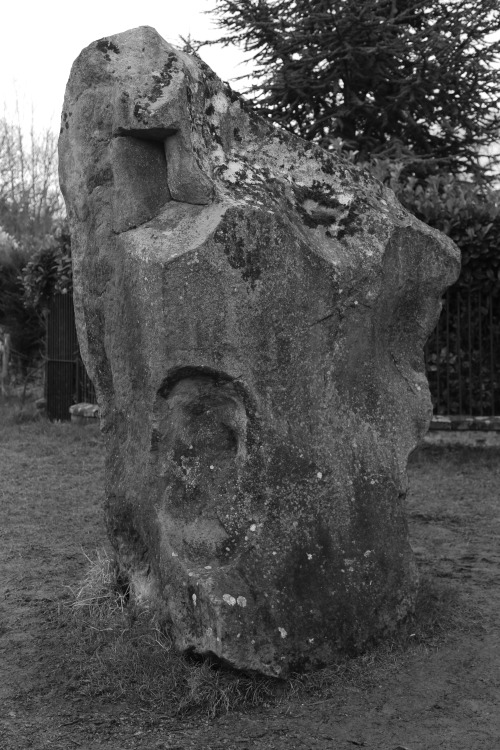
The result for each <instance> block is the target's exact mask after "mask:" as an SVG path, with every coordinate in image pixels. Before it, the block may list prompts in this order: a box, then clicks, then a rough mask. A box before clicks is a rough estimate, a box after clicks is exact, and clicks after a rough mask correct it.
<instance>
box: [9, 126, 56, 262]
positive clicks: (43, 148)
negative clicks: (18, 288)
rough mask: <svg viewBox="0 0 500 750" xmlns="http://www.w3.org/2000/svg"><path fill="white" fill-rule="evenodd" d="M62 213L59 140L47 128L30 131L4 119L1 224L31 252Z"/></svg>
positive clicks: (41, 241) (32, 127)
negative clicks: (58, 155)
mask: <svg viewBox="0 0 500 750" xmlns="http://www.w3.org/2000/svg"><path fill="white" fill-rule="evenodd" d="M61 214H62V198H61V194H60V191H59V183H58V177H57V139H56V137H55V135H54V134H53V133H52V132H51V131H50V130H46V131H44V132H41V133H36V132H35V129H34V125H33V123H32V124H31V129H30V132H29V134H26V133H25V132H24V131H23V128H22V126H21V123H20V122H19V121H18V122H17V123H12V122H9V121H8V120H7V119H6V118H5V117H4V118H1V119H0V225H1V226H2V227H3V229H4V230H5V231H6V232H8V233H9V234H10V235H11V236H12V237H14V239H15V240H16V241H17V242H18V243H20V244H21V245H22V247H23V249H24V250H25V251H26V252H28V253H30V252H33V251H34V250H35V249H37V248H38V247H40V246H41V244H43V241H44V238H45V236H46V235H48V234H50V233H51V232H52V228H53V222H54V220H55V219H56V218H58V217H60V216H61Z"/></svg>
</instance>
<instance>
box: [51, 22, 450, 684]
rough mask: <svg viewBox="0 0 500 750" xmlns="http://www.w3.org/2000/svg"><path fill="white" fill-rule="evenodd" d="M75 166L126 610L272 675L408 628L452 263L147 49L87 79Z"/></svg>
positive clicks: (159, 48) (112, 59)
mask: <svg viewBox="0 0 500 750" xmlns="http://www.w3.org/2000/svg"><path fill="white" fill-rule="evenodd" d="M60 163H61V184H62V188H63V192H64V195H65V198H66V203H67V208H68V212H69V216H70V221H71V230H72V238H73V257H74V275H75V298H76V311H77V323H78V329H79V337H80V342H81V347H82V352H83V356H84V360H85V363H86V365H87V367H88V369H89V372H90V374H91V377H92V379H93V381H94V384H95V386H96V390H97V393H98V399H99V406H100V411H101V416H102V424H103V429H104V431H105V433H106V436H107V487H106V493H107V503H106V514H107V524H108V530H109V535H110V538H111V540H112V542H113V545H114V547H115V549H116V553H117V556H118V560H119V562H120V565H121V567H122V569H123V570H124V571H125V572H127V573H128V575H129V576H130V579H131V581H132V588H133V591H134V594H135V596H136V597H138V598H141V597H142V598H145V599H147V600H149V602H150V603H151V604H152V606H155V607H156V608H157V609H158V612H159V613H160V615H161V617H162V618H163V619H164V621H165V622H168V623H169V626H170V627H171V630H172V633H173V635H174V637H175V641H176V643H177V645H178V646H179V648H181V649H187V650H194V651H196V652H198V653H201V654H203V653H213V654H216V655H218V656H219V657H221V658H222V659H224V660H225V661H227V662H229V663H230V664H232V665H235V666H236V667H239V668H243V669H251V670H258V671H260V672H263V673H266V674H271V675H285V674H286V673H287V672H288V671H289V670H290V669H291V668H301V667H303V668H311V667H314V666H317V665H320V664H324V663H327V662H329V661H331V660H332V659H333V658H334V657H335V654H336V653H337V652H338V651H339V650H346V649H347V650H350V651H355V650H357V649H359V648H361V647H362V646H363V644H365V643H366V642H367V641H368V640H370V639H371V638H373V637H375V636H378V635H380V634H383V633H384V632H385V631H386V630H388V629H391V628H393V627H394V626H395V624H396V622H397V621H398V620H399V619H400V618H402V617H404V615H405V614H406V613H407V611H408V610H409V609H410V608H411V607H412V603H413V600H414V594H415V587H416V572H415V565H414V561H413V557H412V552H411V548H410V546H409V542H408V536H407V528H406V523H405V519H404V515H403V508H402V503H403V500H404V496H405V491H406V462H407V457H408V454H409V452H410V451H411V450H412V449H413V448H414V446H415V445H416V443H417V441H418V440H419V438H420V437H421V436H422V434H423V433H424V432H425V431H426V429H427V427H428V424H429V419H430V412H431V410H430V398H429V393H428V388H427V382H426V378H425V375H424V369H423V355H422V347H423V344H424V342H425V339H426V336H427V335H428V333H429V332H430V331H431V330H432V328H433V326H434V324H435V321H436V319H437V316H438V312H439V309H440V302H439V300H440V296H441V293H442V292H443V290H444V289H445V287H446V286H447V285H448V284H449V283H451V282H452V281H453V280H454V278H455V277H456V275H457V272H458V252H457V250H456V248H455V247H454V245H453V244H452V243H451V242H450V241H449V240H448V239H447V238H445V237H444V236H442V235H440V234H438V233H436V232H434V231H433V230H431V229H429V228H428V227H426V226H424V225H423V224H421V223H419V222H418V221H416V220H415V219H414V218H413V217H412V216H410V215H409V214H408V213H407V212H406V211H405V210H403V208H402V207H401V206H400V205H399V204H398V202H397V201H396V200H395V198H394V196H393V194H392V193H391V192H390V191H388V190H386V189H385V188H383V187H382V186H381V185H380V184H378V183H377V182H376V181H374V180H373V179H371V178H370V176H369V175H367V174H366V173H365V172H362V171H358V170H356V169H355V168H354V167H352V166H351V165H349V164H347V163H344V162H343V161H341V160H340V159H338V158H337V157H336V156H334V155H332V154H328V153H326V152H325V151H322V150H321V149H319V148H316V147H314V146H312V145H310V144H307V143H304V142H302V141H300V140H299V139H297V138H294V137H293V136H291V135H288V134H286V133H284V132H282V131H280V130H277V129H274V128H273V127H271V126H270V125H269V124H267V123H265V122H263V121H262V120H260V119H258V118H256V117H255V116H253V115H252V114H249V113H248V112H247V109H246V107H245V105H244V103H243V102H242V101H241V100H240V99H239V98H238V97H237V96H236V95H235V94H234V93H233V92H231V90H230V89H229V88H228V87H225V86H224V85H223V84H222V83H221V82H220V81H219V80H218V79H217V78H216V77H215V75H214V74H213V73H212V72H211V71H210V70H209V69H208V68H207V66H206V65H204V63H202V62H201V61H200V60H198V59H196V58H194V57H190V56H187V55H186V54H183V53H182V52H180V51H178V50H177V49H175V48H173V47H172V46H170V45H168V44H167V43H166V42H165V41H164V40H163V39H161V37H160V36H159V35H158V34H157V33H156V32H155V31H154V30H153V29H151V28H148V27H144V28H139V29H134V30H132V31H128V32H126V33H124V34H119V35H117V36H113V37H110V38H109V39H105V40H100V41H99V42H96V43H94V44H92V45H90V46H89V47H88V48H87V49H85V50H84V51H83V52H82V53H81V55H80V57H79V58H78V59H77V61H76V62H75V64H74V66H73V69H72V72H71V77H70V80H69V83H68V88H67V94H66V100H65V104H64V112H63V115H62V128H61V138H60Z"/></svg>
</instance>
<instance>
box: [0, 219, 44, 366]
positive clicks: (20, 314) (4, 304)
mask: <svg viewBox="0 0 500 750" xmlns="http://www.w3.org/2000/svg"><path fill="white" fill-rule="evenodd" d="M28 258H29V253H28V252H27V251H26V250H25V249H23V248H22V247H21V246H20V245H19V244H18V243H17V242H16V240H15V239H14V238H13V237H11V236H10V235H9V234H7V232H5V231H3V230H2V228H1V227H0V327H1V328H2V331H3V332H4V334H8V336H9V339H10V345H11V360H12V363H13V365H14V370H15V371H16V372H18V373H20V374H21V376H22V377H23V378H26V377H27V375H28V373H29V370H30V369H31V368H32V367H33V366H34V364H35V363H36V362H37V360H38V359H39V358H40V356H41V354H42V351H43V342H44V335H45V327H44V320H43V316H42V315H41V313H40V311H39V310H36V309H35V308H34V306H33V305H26V304H25V290H24V285H23V281H22V278H21V273H22V271H23V269H24V267H25V265H26V263H27V262H28Z"/></svg>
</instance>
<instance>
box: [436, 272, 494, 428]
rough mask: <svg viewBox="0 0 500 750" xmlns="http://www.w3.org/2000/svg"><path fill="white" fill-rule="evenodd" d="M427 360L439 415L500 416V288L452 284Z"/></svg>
mask: <svg viewBox="0 0 500 750" xmlns="http://www.w3.org/2000/svg"><path fill="white" fill-rule="evenodd" d="M425 364H426V370H427V377H428V378H429V387H430V390H431V394H432V400H433V404H434V413H435V414H438V415H446V416H470V417H494V416H500V291H499V290H498V289H493V290H491V291H484V290H482V289H470V288H466V287H463V286H459V285H455V286H454V287H451V288H450V289H449V290H448V292H447V293H446V295H445V297H444V299H443V310H442V313H441V317H440V319H439V322H438V325H437V327H436V328H435V330H434V331H433V333H432V334H431V335H430V337H429V340H428V342H427V344H426V347H425Z"/></svg>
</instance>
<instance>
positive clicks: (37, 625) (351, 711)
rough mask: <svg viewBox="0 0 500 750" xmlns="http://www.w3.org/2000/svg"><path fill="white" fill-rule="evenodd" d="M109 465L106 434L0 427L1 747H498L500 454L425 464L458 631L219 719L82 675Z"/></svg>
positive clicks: (432, 566)
mask: <svg viewBox="0 0 500 750" xmlns="http://www.w3.org/2000/svg"><path fill="white" fill-rule="evenodd" d="M102 461H103V458H102V443H101V438H100V435H99V433H98V432H97V431H96V430H94V429H93V428H79V427H76V426H72V425H45V424H24V425H10V426H9V425H7V426H5V427H4V425H2V424H0V503H1V504H0V517H1V525H0V561H1V568H0V569H1V579H0V699H1V700H0V747H1V748H3V750H24V748H35V750H38V748H40V749H42V748H51V750H69V749H70V748H84V750H94V748H102V747H104V748H109V750H126V749H127V748H131V749H132V748H134V750H161V749H166V748H171V749H173V748H179V749H182V748H197V749H198V750H201V749H202V748H203V749H204V750H215V749H216V748H217V749H219V748H220V749H222V748H224V749H226V750H227V749H229V750H233V749H236V748H238V749H240V748H241V749H242V750H244V749H245V748H258V749H260V750H267V749H269V750H278V749H279V750H285V748H286V750H293V748H300V750H307V749H308V748H322V749H323V748H329V749H332V750H348V749H350V750H352V749H353V748H356V747H364V748H369V749H370V750H395V749H396V748H408V750H433V749H434V748H442V749H443V750H500V549H499V545H500V542H499V540H500V452H499V451H497V452H495V451H494V450H491V451H488V452H481V451H472V450H463V449H461V450H456V451H447V450H446V449H438V450H437V451H436V450H434V449H433V450H429V449H427V450H425V451H421V452H419V453H418V454H417V455H416V456H415V457H414V458H413V460H412V464H411V469H410V481H411V485H410V486H411V490H410V495H409V498H408V503H407V505H408V515H409V521H410V530H411V537H412V543H413V545H414V548H415V550H416V553H417V557H418V560H419V564H420V568H421V571H422V573H423V574H427V575H428V576H429V577H430V578H431V579H432V580H433V581H435V582H436V581H437V584H438V585H439V586H441V587H442V589H443V591H445V592H446V591H450V592H451V594H453V596H454V597H455V602H456V604H455V610H456V611H455V616H454V624H453V626H450V628H449V630H448V632H445V633H443V634H442V636H441V637H440V638H439V639H436V638H434V639H430V640H429V642H428V643H419V644H415V646H414V647H410V648H408V649H407V650H406V651H402V650H401V649H399V650H398V649H395V651H394V653H393V654H391V652H390V650H389V649H387V648H385V650H384V652H383V654H382V656H380V654H379V655H378V656H377V650H375V652H374V653H372V654H367V655H365V656H364V657H360V658H359V659H357V660H355V662H353V663H355V664H356V665H357V670H358V671H357V673H356V674H357V676H355V677H354V678H352V679H347V680H339V684H338V687H336V688H335V689H333V690H332V688H331V686H330V689H329V691H328V694H327V696H326V697H325V696H323V695H322V694H321V692H318V691H316V692H315V693H311V694H308V693H306V692H304V691H302V693H297V694H296V695H295V696H294V697H292V698H289V699H283V700H282V701H280V702H277V703H275V704H273V705H269V706H267V707H263V708H259V709H253V710H248V711H247V712H233V713H229V714H226V715H224V716H222V717H220V718H218V719H213V720H208V719H206V718H204V717H200V716H196V715H192V716H189V717H184V718H179V717H176V716H175V714H173V713H172V712H171V713H170V714H169V713H166V714H162V715H158V714H157V713H156V712H153V711H152V710H151V709H148V708H144V705H143V703H142V702H141V700H140V698H139V696H138V697H137V698H136V699H127V700H123V701H116V700H110V699H109V698H106V697H103V698H102V699H100V698H99V696H95V695H94V696H89V692H88V690H86V687H85V684H84V680H83V678H82V675H81V674H79V672H78V669H76V668H75V662H74V660H72V653H71V651H72V645H71V643H72V642H71V639H70V638H69V636H68V628H69V625H68V618H67V617H65V616H64V612H65V611H67V606H68V604H69V603H70V602H71V600H72V596H73V594H72V593H71V591H70V589H69V588H68V587H69V586H73V587H75V585H76V582H77V581H78V579H80V578H81V577H82V576H83V575H84V573H85V569H86V564H87V561H86V558H85V556H84V554H83V552H86V553H91V552H92V551H93V550H95V549H98V548H100V547H103V546H104V545H105V543H106V542H105V538H104V529H103V524H102V520H101V511H100V504H101V500H102V481H103V477H102ZM453 592H456V593H453ZM360 665H361V667H362V668H360ZM363 665H365V666H364V667H363Z"/></svg>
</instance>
